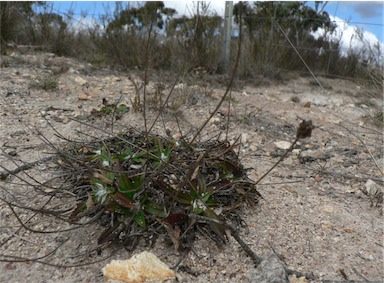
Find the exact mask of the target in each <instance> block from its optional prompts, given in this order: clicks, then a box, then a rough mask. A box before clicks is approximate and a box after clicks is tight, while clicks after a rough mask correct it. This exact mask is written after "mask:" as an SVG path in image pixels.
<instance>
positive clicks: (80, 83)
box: [75, 76, 88, 85]
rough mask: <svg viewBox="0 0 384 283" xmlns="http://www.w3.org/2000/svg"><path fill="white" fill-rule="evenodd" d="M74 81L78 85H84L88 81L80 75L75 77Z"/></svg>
mask: <svg viewBox="0 0 384 283" xmlns="http://www.w3.org/2000/svg"><path fill="white" fill-rule="evenodd" d="M75 82H77V83H78V84H79V85H85V84H86V83H88V81H87V80H86V79H83V78H82V77H80V76H76V77H75Z"/></svg>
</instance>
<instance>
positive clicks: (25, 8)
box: [0, 1, 36, 52]
mask: <svg viewBox="0 0 384 283" xmlns="http://www.w3.org/2000/svg"><path fill="white" fill-rule="evenodd" d="M35 3H36V2H19V1H9V2H6V1H1V2H0V44H1V50H2V52H3V50H4V48H3V47H5V44H6V43H8V42H10V41H14V40H16V39H17V35H18V32H19V31H20V29H22V23H23V21H24V19H25V18H28V17H31V15H32V14H33V11H32V5H33V4H35Z"/></svg>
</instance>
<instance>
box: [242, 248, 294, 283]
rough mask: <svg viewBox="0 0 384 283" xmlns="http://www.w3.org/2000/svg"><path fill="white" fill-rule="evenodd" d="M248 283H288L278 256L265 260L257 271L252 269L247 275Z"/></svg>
mask: <svg viewBox="0 0 384 283" xmlns="http://www.w3.org/2000/svg"><path fill="white" fill-rule="evenodd" d="M246 277H247V279H248V282H258V283H270V282H274V283H288V282H289V281H288V279H287V274H286V272H285V269H284V266H283V264H282V263H281V261H280V260H279V259H278V257H277V256H276V255H273V254H272V255H271V256H270V257H269V258H267V259H264V260H263V261H262V262H261V263H260V264H259V265H258V266H257V268H256V269H251V270H250V271H249V272H248V273H247V275H246Z"/></svg>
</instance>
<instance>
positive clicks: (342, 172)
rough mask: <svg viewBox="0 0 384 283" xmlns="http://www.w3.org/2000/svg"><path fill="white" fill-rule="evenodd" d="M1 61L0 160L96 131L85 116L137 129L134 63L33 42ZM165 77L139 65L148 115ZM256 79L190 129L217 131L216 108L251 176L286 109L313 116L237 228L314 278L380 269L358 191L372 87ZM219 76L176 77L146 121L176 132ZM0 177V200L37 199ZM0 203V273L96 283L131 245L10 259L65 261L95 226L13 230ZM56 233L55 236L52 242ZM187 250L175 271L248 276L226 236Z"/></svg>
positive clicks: (221, 87)
mask: <svg viewBox="0 0 384 283" xmlns="http://www.w3.org/2000/svg"><path fill="white" fill-rule="evenodd" d="M0 71H1V78H0V97H1V98H0V99H1V100H0V117H1V119H0V144H1V148H2V154H1V156H0V163H1V165H2V166H3V167H5V168H8V169H14V168H16V167H17V166H20V165H21V164H22V162H20V161H19V160H22V161H24V162H31V161H35V160H38V159H40V158H43V157H45V156H49V151H50V148H49V146H48V145H47V143H46V142H45V141H44V139H43V138H42V137H45V138H47V139H48V140H49V141H50V142H52V143H54V144H58V143H60V144H64V142H63V140H62V139H60V138H59V137H58V136H57V132H58V133H60V134H61V135H63V136H64V137H66V138H79V137H81V138H85V136H84V135H83V136H82V134H81V133H87V134H89V135H93V136H97V137H102V136H103V135H105V133H103V132H101V131H99V130H97V129H96V128H93V127H99V128H101V129H111V126H112V124H113V128H114V129H113V131H114V132H116V133H117V132H124V130H125V129H127V127H135V128H138V129H141V130H144V120H143V116H142V113H135V111H134V110H133V108H132V104H131V101H132V100H133V99H134V97H135V91H136V90H135V86H134V85H133V84H132V80H130V79H129V76H131V78H133V79H134V80H135V81H137V82H138V84H139V85H140V83H141V81H140V79H139V76H138V75H137V73H136V75H135V74H133V73H132V74H128V73H124V72H117V71H113V70H108V69H103V70H97V69H95V68H94V67H93V66H91V65H89V64H84V63H81V62H78V61H76V60H73V59H69V58H61V57H56V56H54V55H52V54H39V53H34V54H24V55H20V54H13V55H10V56H3V57H2V58H1V69H0ZM51 75H55V76H57V83H58V84H57V89H56V90H42V89H41V88H38V87H33V86H35V85H36V83H38V81H39V80H40V81H41V80H44V78H45V77H47V76H51ZM172 79H174V77H172V76H170V75H168V77H167V75H163V76H162V77H161V78H160V77H156V76H152V77H151V78H150V83H149V86H148V91H149V95H148V99H149V100H150V101H149V102H150V103H152V105H151V106H150V107H149V108H148V110H147V116H148V121H149V124H150V122H151V121H153V120H154V118H155V117H156V115H157V113H158V112H157V111H158V110H157V105H158V104H156V103H157V101H158V98H159V96H158V94H157V93H156V84H158V83H164V85H165V90H164V91H163V93H164V94H167V93H168V91H169V89H170V88H171V85H170V84H169V83H170V82H172ZM263 81H264V83H262V84H258V83H257V82H250V81H237V82H236V85H235V88H234V90H233V91H232V93H231V100H232V104H231V106H230V107H229V106H228V104H227V105H225V106H223V107H222V109H221V110H220V111H219V112H220V113H217V114H216V115H215V116H214V117H213V119H212V120H211V121H210V122H209V124H208V125H207V127H206V128H205V129H204V131H203V133H202V137H201V138H202V139H204V138H208V137H212V136H215V135H217V134H219V133H220V132H222V134H223V135H225V133H226V126H227V119H228V117H227V116H226V114H228V113H230V116H229V119H230V122H229V129H228V139H229V140H230V141H231V142H234V141H235V140H236V139H237V138H238V137H239V136H240V135H241V141H242V147H241V149H240V152H241V157H242V162H243V164H244V165H245V167H247V168H248V172H249V176H250V177H251V178H252V179H253V180H255V181H256V180H257V179H258V178H259V177H260V176H262V175H263V174H264V173H265V172H266V171H267V170H268V169H269V168H270V167H271V166H272V165H273V164H274V163H275V162H276V161H277V160H278V159H279V157H280V156H281V155H282V154H283V153H284V152H285V150H284V142H286V143H287V142H292V141H293V140H294V139H295V133H296V128H297V126H298V124H299V123H300V120H299V119H298V117H300V118H303V119H311V120H312V121H313V123H314V124H315V125H316V126H318V128H316V129H315V130H314V131H313V134H312V137H311V138H309V139H306V140H303V141H301V142H299V143H298V145H297V146H296V147H295V148H294V150H293V152H292V153H290V154H289V155H288V157H287V158H286V160H285V161H284V162H283V163H281V164H280V165H279V166H278V167H277V168H276V169H275V170H273V171H272V172H271V174H270V175H269V176H268V177H267V178H265V179H264V180H263V181H262V182H261V184H258V186H257V189H258V191H259V192H260V193H261V194H262V196H263V198H264V200H261V201H260V203H259V204H258V205H257V206H256V208H254V209H250V208H249V207H247V206H246V205H245V206H244V208H243V216H242V217H243V219H244V220H245V222H246V223H247V225H248V227H247V228H244V229H241V230H240V235H241V236H242V237H243V239H244V241H245V242H246V243H248V244H249V245H250V247H251V248H252V249H253V250H254V251H255V252H256V253H257V254H258V255H260V256H261V257H263V258H264V257H268V255H269V254H271V253H272V252H273V251H274V252H275V253H276V254H278V255H279V257H280V259H281V260H282V261H283V262H285V264H286V265H287V266H288V267H289V268H291V269H295V270H298V271H302V272H313V273H314V275H315V276H316V277H317V278H318V281H321V280H340V281H341V280H347V279H348V280H371V281H382V280H384V272H383V251H384V245H383V240H384V238H383V228H384V227H383V214H382V209H383V207H382V200H381V203H380V201H379V203H378V206H377V207H376V206H375V204H376V203H374V205H373V206H371V203H372V202H371V199H372V196H369V195H367V194H365V192H366V188H365V184H366V182H367V180H369V179H371V180H373V181H375V182H376V183H377V184H378V185H379V186H381V187H382V185H383V176H382V171H383V165H384V161H383V160H384V159H383V144H382V136H383V129H382V128H379V127H377V125H375V124H373V123H371V121H370V120H367V119H366V118H365V116H366V113H368V112H369V111H370V110H373V109H375V107H376V108H377V107H378V106H379V107H382V106H383V100H382V98H369V99H368V100H367V98H366V97H360V96H359V94H361V87H360V86H358V85H356V84H354V83H353V82H350V81H344V80H340V79H327V78H321V81H322V83H324V84H326V85H327V90H328V92H329V93H328V94H325V93H324V92H322V90H321V89H320V88H319V87H317V86H315V85H313V83H311V79H309V78H303V77H299V78H296V79H292V80H288V81H280V82H277V81H269V80H268V79H265V78H263ZM225 83H226V82H225V78H223V77H210V78H209V81H208V79H207V78H200V79H199V78H195V79H190V80H187V79H184V81H182V82H178V84H177V85H176V87H175V93H174V96H173V98H172V100H171V101H170V103H169V107H168V108H167V109H166V110H165V113H164V116H163V118H162V119H159V122H158V123H157V124H156V126H155V127H154V132H156V133H157V134H163V135H165V134H166V129H168V130H169V133H170V134H171V135H174V136H177V135H178V134H179V133H180V129H181V130H182V132H183V134H185V133H188V132H190V131H192V132H193V131H196V129H197V128H198V127H199V126H200V125H201V124H202V122H203V121H204V120H205V119H206V118H207V117H208V116H209V113H211V111H213V109H214V107H215V105H216V104H217V102H218V100H219V99H220V97H221V95H222V94H223V93H224V91H225V87H226V86H225ZM121 95H122V99H121V101H120V103H124V104H125V105H127V106H128V107H129V111H128V112H127V113H122V114H121V117H119V118H120V119H118V120H116V121H114V122H113V123H112V120H111V117H110V116H109V115H96V113H100V112H99V111H98V110H100V109H101V108H102V106H103V99H106V100H107V101H109V102H111V103H116V102H117V100H118V99H119V97H120V96H121ZM160 97H161V95H160ZM294 97H296V98H294ZM368 102H369V103H368ZM94 109H95V110H96V111H95V110H94ZM92 111H93V112H92ZM92 113H93V114H92ZM71 118H77V119H80V120H81V121H83V122H85V123H88V124H90V125H92V126H93V127H90V126H86V125H84V124H82V123H79V122H76V121H73V120H71ZM176 118H177V119H176ZM50 125H51V126H52V127H51V126H50ZM56 131H57V132H56ZM372 157H373V158H374V159H375V160H376V163H377V164H376V163H375V161H374V159H373V158H372ZM380 169H381V172H380ZM26 174H28V175H26ZM52 174H54V172H52V171H51V170H50V163H43V164H40V165H38V166H35V167H33V168H32V169H30V170H28V171H26V172H24V173H20V176H23V177H24V178H30V177H31V176H32V177H33V178H35V179H37V180H46V179H47V178H49V177H50V176H52ZM0 185H1V191H0V196H1V198H2V199H6V200H7V201H14V200H15V198H14V197H13V196H15V197H16V198H17V199H18V201H21V202H22V203H23V204H28V205H30V206H33V205H35V204H39V203H40V201H41V200H37V199H35V197H36V194H35V192H34V191H33V190H31V189H30V188H29V187H28V186H27V185H26V184H25V183H24V182H22V181H21V180H20V179H18V178H17V177H15V176H11V177H10V178H8V179H7V180H6V181H1V182H0ZM63 198H64V196H63ZM18 213H19V215H20V217H21V218H22V220H23V221H31V222H33V223H38V224H36V225H35V226H34V228H35V229H37V230H38V229H39V228H43V229H45V230H47V231H56V230H58V229H66V228H67V229H70V228H71V225H69V224H66V223H64V222H60V223H53V222H52V219H48V217H46V216H44V215H34V213H33V212H31V211H27V210H18ZM0 215H1V217H0V259H1V260H5V261H10V262H0V269H1V272H0V281H1V282H103V278H102V274H101V268H102V267H103V266H104V265H105V264H106V263H107V262H109V261H110V260H111V259H127V258H129V257H130V256H131V255H132V252H128V251H126V250H124V249H120V250H117V251H116V252H115V253H114V254H113V255H112V256H111V257H110V258H109V259H105V260H103V261H100V260H102V259H104V257H105V256H106V255H108V254H110V252H111V251H112V250H108V251H103V252H102V253H101V254H100V252H98V251H94V252H92V253H90V254H89V261H90V262H95V263H94V264H92V265H88V266H83V267H70V268H57V267H55V266H49V265H46V264H42V263H36V262H29V261H27V262H25V261H23V262H20V263H17V262H12V261H18V259H19V258H17V257H25V258H36V257H39V256H44V255H46V254H47V253H49V252H52V256H51V257H49V263H51V264H61V263H65V264H67V265H68V264H71V263H74V262H76V259H77V258H78V255H79V253H80V254H81V253H84V252H87V251H89V249H91V248H92V247H93V246H94V245H95V243H96V241H97V237H98V236H99V234H100V232H101V231H102V230H101V228H100V227H99V226H98V225H97V224H95V223H92V224H89V225H88V226H86V227H83V228H81V229H76V230H68V231H66V232H62V233H59V234H57V233H40V234H37V233H32V232H31V231H27V230H26V229H23V228H22V227H21V229H20V224H19V222H18V221H17V219H16V218H15V215H14V214H13V213H12V211H11V210H10V208H9V207H8V206H7V205H6V204H5V203H4V202H1V204H0ZM57 245H61V246H60V248H59V249H57V250H55V251H53V250H54V248H55V247H56V246H57ZM142 250H149V251H151V252H153V253H155V254H156V255H157V256H158V257H159V258H160V259H161V260H163V261H164V262H166V263H167V264H168V265H169V266H173V265H174V264H176V263H177V261H178V260H179V257H180V255H179V254H178V253H176V252H175V251H174V250H173V248H172V246H171V245H169V243H167V242H165V240H164V239H162V238H161V237H160V239H158V240H157V242H156V244H155V245H149V246H145V245H142V246H140V248H139V249H138V250H137V252H140V251H142ZM194 250H195V251H196V253H190V254H189V255H188V256H187V257H186V259H185V262H184V265H185V266H187V267H188V268H189V269H187V268H185V269H181V270H179V271H178V278H179V280H180V281H181V282H244V281H247V280H250V277H249V271H250V270H252V268H253V267H252V261H251V259H250V258H248V257H247V256H246V254H245V253H244V251H243V250H242V249H241V248H240V246H239V245H238V244H237V242H236V241H235V240H234V239H230V241H229V243H228V244H227V245H225V246H223V247H221V248H219V247H217V246H216V245H214V244H213V242H210V241H208V240H206V239H204V238H202V239H199V240H198V241H196V245H195V247H194ZM103 256H104V257H103ZM98 261H100V262H98ZM187 271H188V272H187ZM290 280H291V282H298V281H294V280H295V279H294V278H291V279H290Z"/></svg>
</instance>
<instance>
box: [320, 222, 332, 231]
mask: <svg viewBox="0 0 384 283" xmlns="http://www.w3.org/2000/svg"><path fill="white" fill-rule="evenodd" d="M321 228H324V229H331V228H333V224H332V223H331V222H329V221H323V222H322V223H321Z"/></svg>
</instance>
